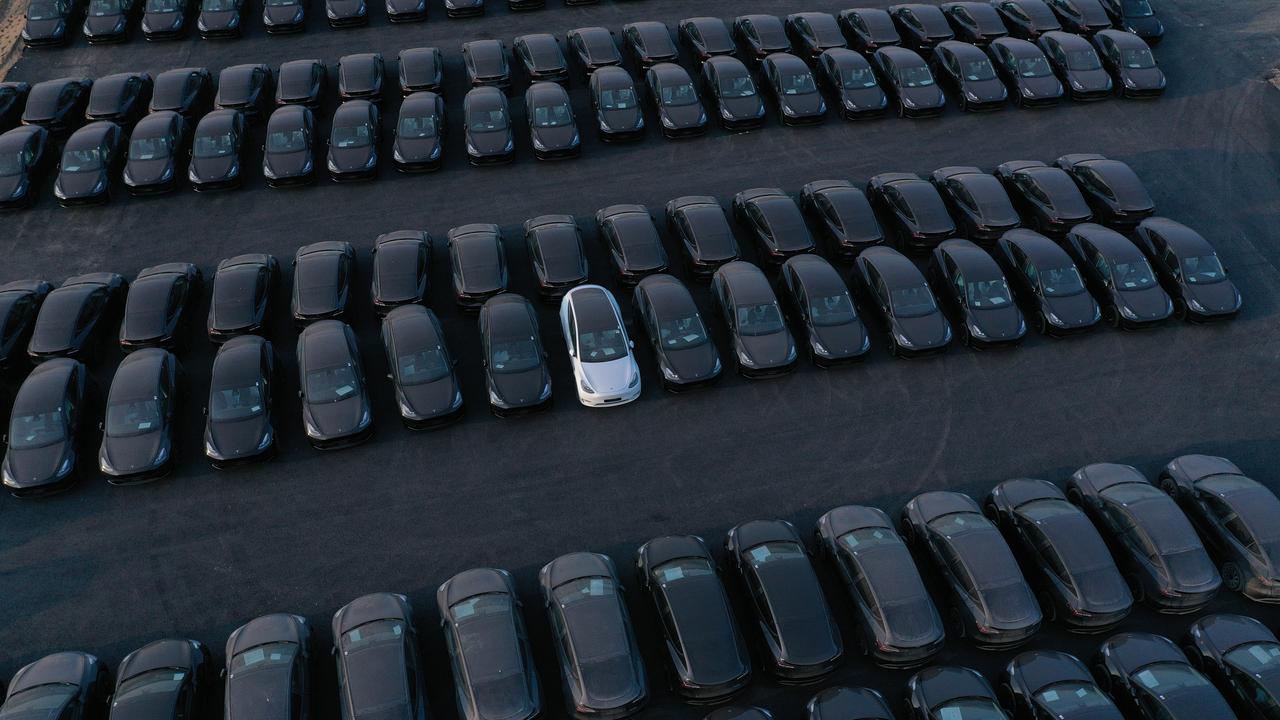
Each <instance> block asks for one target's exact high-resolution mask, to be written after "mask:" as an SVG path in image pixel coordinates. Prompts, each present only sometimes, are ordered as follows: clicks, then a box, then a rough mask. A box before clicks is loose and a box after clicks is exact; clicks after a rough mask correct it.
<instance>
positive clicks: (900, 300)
mask: <svg viewBox="0 0 1280 720" xmlns="http://www.w3.org/2000/svg"><path fill="white" fill-rule="evenodd" d="M855 268H856V271H855V273H854V277H855V278H856V281H855V287H857V288H858V289H859V290H860V291H861V292H862V294H863V297H864V298H866V300H867V302H869V303H870V304H871V305H872V306H873V307H874V308H875V309H876V313H877V315H879V317H880V319H881V321H882V323H883V325H884V329H885V331H886V333H887V334H888V336H889V352H890V354H892V355H895V356H919V355H931V354H935V353H941V352H945V351H946V349H947V345H949V344H950V343H951V324H950V323H948V322H947V318H946V316H944V315H943V314H942V311H941V310H939V309H938V303H937V301H936V300H935V299H934V297H933V292H932V291H930V290H929V284H928V282H926V281H925V278H924V275H923V274H921V272H920V270H919V269H918V268H916V266H915V263H913V262H911V261H910V260H908V259H907V258H906V256H904V255H903V254H902V253H900V252H898V251H897V250H894V249H893V248H889V247H884V246H877V247H870V248H867V249H866V250H863V251H862V253H861V254H859V255H858V258H857V260H856V261H855ZM864 307H865V305H864Z"/></svg>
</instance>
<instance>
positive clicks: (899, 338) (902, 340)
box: [893, 332, 915, 348]
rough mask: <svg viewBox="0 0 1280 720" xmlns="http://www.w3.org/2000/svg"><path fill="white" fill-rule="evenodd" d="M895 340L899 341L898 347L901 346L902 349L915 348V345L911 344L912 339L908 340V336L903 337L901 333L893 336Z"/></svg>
mask: <svg viewBox="0 0 1280 720" xmlns="http://www.w3.org/2000/svg"><path fill="white" fill-rule="evenodd" d="M893 339H894V340H897V341H898V345H900V346H902V347H904V348H910V347H915V345H914V344H913V343H912V342H911V339H910V338H908V337H907V336H906V335H903V334H902V333H900V332H896V333H894V334H893Z"/></svg>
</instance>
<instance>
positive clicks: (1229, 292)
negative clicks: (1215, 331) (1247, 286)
mask: <svg viewBox="0 0 1280 720" xmlns="http://www.w3.org/2000/svg"><path fill="white" fill-rule="evenodd" d="M1136 236H1137V238H1138V247H1140V248H1142V251H1143V252H1145V253H1146V254H1147V257H1148V258H1150V259H1151V262H1152V265H1153V266H1154V267H1155V269H1156V274H1157V275H1159V276H1160V282H1161V283H1162V284H1163V285H1164V288H1165V290H1166V291H1167V292H1168V293H1169V295H1170V296H1171V297H1173V309H1174V313H1175V314H1177V315H1179V316H1181V317H1185V318H1187V319H1188V320H1191V321H1193V322H1205V321H1209V320H1223V319H1229V318H1233V317H1235V316H1236V314H1237V313H1239V312H1240V306H1241V302H1242V301H1241V298H1240V291H1239V290H1237V289H1236V286H1235V284H1234V283H1232V282H1231V280H1230V279H1229V278H1228V277H1227V269H1226V267H1224V266H1223V264H1222V261H1221V260H1220V259H1219V258H1218V254H1217V252H1215V251H1214V249H1213V246H1212V245H1210V244H1209V241H1208V240H1205V239H1204V237H1203V236H1202V235H1200V233H1198V232H1196V231H1195V230H1192V229H1191V228H1189V227H1187V226H1186V225H1183V224H1182V223H1179V222H1175V221H1173V220H1170V219H1168V218H1161V217H1150V218H1147V219H1146V220H1143V221H1142V222H1141V223H1139V224H1138V228H1137V232H1136Z"/></svg>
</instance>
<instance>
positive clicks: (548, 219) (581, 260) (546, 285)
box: [524, 215, 587, 301]
mask: <svg viewBox="0 0 1280 720" xmlns="http://www.w3.org/2000/svg"><path fill="white" fill-rule="evenodd" d="M524 239H525V243H526V244H527V245H528V247H529V262H530V263H532V264H533V274H534V276H535V277H537V279H538V295H539V297H541V298H542V299H544V300H554V301H558V300H559V299H560V298H561V297H563V296H564V294H565V293H566V292H568V291H569V289H570V288H573V287H577V286H578V285H581V284H583V283H585V282H586V281H587V255H586V251H585V250H584V249H583V247H582V231H581V230H579V229H578V221H577V220H574V218H573V216H572V215H539V216H538V217H535V218H530V219H529V220H526V221H525V223H524Z"/></svg>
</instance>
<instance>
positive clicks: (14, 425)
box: [0, 358, 89, 497]
mask: <svg viewBox="0 0 1280 720" xmlns="http://www.w3.org/2000/svg"><path fill="white" fill-rule="evenodd" d="M88 383H89V370H88V369H87V368H86V367H85V366H84V363H82V362H80V361H78V360H72V359H70V358H55V359H53V360H49V361H47V362H44V363H41V364H40V365H37V366H36V368H35V369H34V370H32V371H31V373H30V374H29V375H27V377H26V378H24V379H23V381H22V385H21V387H19V388H18V392H17V395H16V396H15V397H14V400H13V409H12V411H11V413H10V415H9V431H8V438H7V440H8V443H7V444H8V447H7V448H6V449H5V453H4V464H3V465H0V473H2V474H3V478H4V486H5V489H6V490H8V491H9V492H10V493H12V494H13V495H14V496H16V497H28V496H34V495H45V494H48V493H53V492H57V491H59V490H63V489H66V488H67V487H70V486H71V484H72V483H74V482H75V481H76V480H77V479H78V478H79V475H80V473H79V472H77V466H78V465H80V464H81V463H80V454H81V452H82V447H81V445H82V443H83V442H84V441H85V440H86V439H87V438H86V437H84V430H86V429H87V426H88V423H89V418H88V417H86V413H87V412H88V409H87V408H86V407H85V395H86V390H87V388H88Z"/></svg>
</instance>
